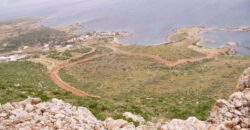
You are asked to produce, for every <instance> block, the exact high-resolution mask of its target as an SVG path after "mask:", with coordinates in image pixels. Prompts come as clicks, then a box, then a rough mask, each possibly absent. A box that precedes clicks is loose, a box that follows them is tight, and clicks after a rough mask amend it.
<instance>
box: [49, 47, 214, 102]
mask: <svg viewBox="0 0 250 130" xmlns="http://www.w3.org/2000/svg"><path fill="white" fill-rule="evenodd" d="M105 47H107V48H110V49H112V52H109V53H106V54H97V55H94V56H90V57H87V58H83V59H79V60H76V61H69V62H66V63H62V64H60V65H58V66H56V67H54V68H53V69H51V70H50V71H49V76H50V78H51V79H52V81H53V82H54V83H55V84H56V85H57V86H58V87H60V88H62V89H64V90H66V91H69V92H71V93H73V94H74V95H77V96H82V97H83V96H91V95H90V94H88V93H86V92H84V91H82V90H80V89H77V88H75V87H74V86H72V85H70V84H68V83H66V82H65V81H63V80H62V79H61V78H60V77H59V76H58V72H59V71H60V70H61V69H63V68H65V67H69V66H73V65H76V64H80V63H84V62H88V61H91V60H94V59H97V58H100V57H105V56H110V55H116V54H122V55H133V56H141V57H147V58H150V59H153V60H154V61H156V62H158V63H160V64H164V65H166V66H168V67H174V66H177V65H180V64H186V63H192V62H198V61H202V60H204V59H211V58H214V57H216V56H217V54H213V53H208V54H206V56H204V57H199V58H197V57H196V58H189V59H180V60H177V61H168V60H165V59H163V58H161V57H160V56H158V55H153V54H147V53H131V52H127V51H124V50H120V49H119V48H116V47H115V46H112V45H111V46H105ZM94 51H95V48H92V51H91V52H90V53H92V52H94ZM88 54H89V53H88Z"/></svg>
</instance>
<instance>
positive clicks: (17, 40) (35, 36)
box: [3, 27, 68, 51]
mask: <svg viewBox="0 0 250 130" xmlns="http://www.w3.org/2000/svg"><path fill="white" fill-rule="evenodd" d="M67 38H68V36H67V34H66V33H64V32H61V31H58V30H55V29H52V28H47V27H39V28H36V29H33V30H30V31H29V32H27V33H25V34H20V35H18V36H16V37H12V38H9V39H5V40H4V41H3V42H4V43H7V44H6V46H5V47H4V51H11V50H15V49H17V48H19V47H20V46H40V45H44V44H52V45H58V44H66V43H67V42H66V41H67Z"/></svg>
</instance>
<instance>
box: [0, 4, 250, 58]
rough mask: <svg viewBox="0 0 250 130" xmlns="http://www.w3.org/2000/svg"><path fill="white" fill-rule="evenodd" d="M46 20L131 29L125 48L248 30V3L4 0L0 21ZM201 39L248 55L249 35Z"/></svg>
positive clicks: (94, 28) (95, 28)
mask: <svg viewBox="0 0 250 130" xmlns="http://www.w3.org/2000/svg"><path fill="white" fill-rule="evenodd" d="M18 18H46V19H45V20H44V21H42V22H41V23H40V24H42V25H45V26H51V27H55V26H62V25H66V24H70V23H75V22H79V23H81V24H82V25H83V26H84V28H83V32H84V31H127V32H130V33H131V34H132V35H131V36H129V37H126V38H123V39H121V42H123V43H126V44H142V45H149V44H159V43H163V42H164V41H166V39H167V36H168V35H169V34H170V33H172V32H173V30H175V29H177V28H181V27H192V26H205V27H217V28H234V27H235V28H237V27H242V26H247V27H249V26H250V0H1V1H0V21H6V20H11V19H18ZM202 37H205V38H210V39H211V41H214V42H213V44H210V43H211V42H210V43H201V45H204V46H206V47H212V48H213V47H221V46H223V45H224V44H225V43H228V42H237V49H238V50H237V52H238V53H240V54H241V55H246V54H247V55H249V54H250V50H249V48H250V33H249V32H226V31H225V32H223V31H222V32H221V31H220V32H208V33H206V34H204V35H202Z"/></svg>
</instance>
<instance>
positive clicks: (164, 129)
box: [0, 68, 250, 130]
mask: <svg viewBox="0 0 250 130" xmlns="http://www.w3.org/2000/svg"><path fill="white" fill-rule="evenodd" d="M249 81H250V68H248V69H247V70H245V71H244V73H243V75H242V76H241V77H240V79H239V81H238V85H237V87H236V88H237V90H238V92H235V93H233V94H232V95H231V96H230V97H229V99H228V100H223V99H219V100H217V101H216V104H215V106H214V108H213V110H212V111H211V113H210V116H209V117H208V119H207V121H200V120H198V119H197V118H195V117H189V118H188V119H187V120H179V119H173V120H168V121H164V122H150V121H145V120H144V119H143V117H141V116H138V115H133V114H132V113H130V112H126V113H124V114H123V116H124V118H123V119H117V120H114V119H112V118H107V119H106V120H105V121H100V120H98V119H97V118H96V117H95V116H94V115H93V114H92V113H91V112H90V111H89V110H88V109H87V108H85V107H77V106H73V105H71V104H69V103H65V102H63V101H62V100H58V99H52V101H50V102H41V99H39V98H28V99H26V100H24V101H21V102H15V103H7V104H4V105H1V106H0V130H6V129H8V130H16V129H19V130H32V129H43V130H48V129H62V130H66V129H72V130H73V129H74V130H157V129H161V130H249V129H250V112H249V110H250V87H249V86H250V82H249Z"/></svg>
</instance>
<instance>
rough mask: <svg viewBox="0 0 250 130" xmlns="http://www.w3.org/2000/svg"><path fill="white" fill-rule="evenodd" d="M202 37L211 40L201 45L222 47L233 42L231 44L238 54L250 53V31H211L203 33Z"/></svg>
mask: <svg viewBox="0 0 250 130" xmlns="http://www.w3.org/2000/svg"><path fill="white" fill-rule="evenodd" d="M201 37H204V38H206V39H209V42H204V43H200V45H202V46H205V47H209V48H220V47H223V46H224V45H225V44H226V43H228V42H231V43H232V42H233V43H234V44H232V45H231V46H232V47H233V48H234V49H235V51H236V52H237V54H238V55H250V32H223V31H217V32H209V33H205V34H202V35H201Z"/></svg>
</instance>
